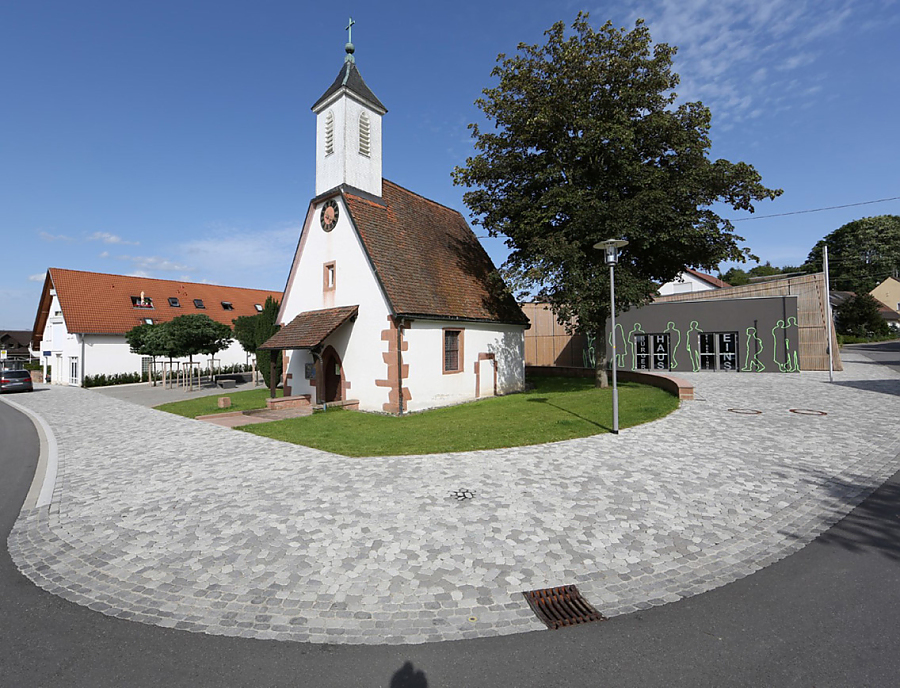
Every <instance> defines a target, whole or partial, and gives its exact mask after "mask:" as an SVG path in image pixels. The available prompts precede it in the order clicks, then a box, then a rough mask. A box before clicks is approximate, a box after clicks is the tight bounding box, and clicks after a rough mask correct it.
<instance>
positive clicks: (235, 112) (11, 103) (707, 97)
mask: <svg viewBox="0 0 900 688" xmlns="http://www.w3.org/2000/svg"><path fill="white" fill-rule="evenodd" d="M579 10H588V11H590V13H591V21H592V23H594V24H595V25H596V26H599V25H600V24H602V23H603V22H604V21H606V20H607V19H610V20H612V21H613V22H614V23H615V24H617V25H619V26H631V25H632V24H633V22H634V19H635V18H637V17H643V18H645V19H646V20H647V23H648V26H649V28H650V30H651V34H652V36H653V38H654V40H655V41H665V42H668V43H670V44H673V45H677V46H678V47H679V52H678V55H677V57H676V63H675V64H676V70H677V71H678V72H679V73H680V74H681V77H682V84H681V87H680V88H679V89H678V93H679V95H680V96H681V97H682V98H683V99H688V100H695V99H699V100H701V101H703V103H704V104H706V105H707V106H708V107H710V109H711V110H712V113H713V126H712V134H711V135H712V141H713V152H712V155H713V157H715V158H719V157H723V158H727V159H729V160H732V161H738V160H743V161H745V162H748V163H750V164H752V165H754V166H755V167H756V168H757V170H759V171H760V173H761V174H762V176H763V181H764V183H766V184H767V185H769V186H773V187H780V188H783V189H784V195H783V196H782V197H781V198H779V199H777V200H776V201H772V202H765V203H762V204H760V206H759V207H758V209H757V215H771V214H778V213H791V212H795V211H801V210H807V209H814V208H821V207H826V206H834V205H842V204H849V203H860V202H864V201H870V200H875V199H882V198H888V197H894V196H900V162H898V161H900V142H898V141H900V137H898V124H897V123H898V121H900V119H898V111H900V69H898V65H900V41H898V40H897V35H898V33H900V3H898V1H897V0H852V1H843V0H817V1H806V0H741V1H737V0H712V1H708V0H653V1H649V2H635V1H633V0H616V2H601V3H596V4H588V5H582V4H579V3H566V2H539V1H535V0H532V1H530V2H529V1H528V0H517V1H516V2H511V1H505V0H501V1H499V2H471V1H469V0H457V2H454V3H435V4H434V5H432V4H430V3H428V4H424V3H413V2H389V3H371V2H367V3H359V2H355V0H351V2H347V3H344V4H341V3H316V4H313V3H300V2H296V0H294V1H287V0H260V1H258V2H249V1H247V2H239V1H236V0H218V1H216V2H212V1H210V2H205V1H204V2H200V1H186V0H180V1H178V2H170V1H167V0H156V1H155V2H152V3H132V2H113V1H112V0H106V1H100V0H95V1H90V0H79V2H71V1H68V0H66V1H55V2H50V1H43V0H34V1H32V2H5V3H2V4H0V65H2V67H0V84H2V89H3V94H4V99H3V105H2V107H0V235H2V236H3V237H4V242H3V245H4V249H5V250H4V252H3V253H4V260H3V261H2V265H3V268H2V277H3V279H2V280H0V329H29V328H30V327H31V326H32V324H33V321H34V316H35V311H36V309H37V303H38V297H39V295H40V289H41V286H42V281H43V275H44V272H45V270H46V269H47V268H48V267H62V268H71V269H78V270H93V271H98V272H110V273H120V274H142V275H147V276H151V277H158V278H161V279H179V280H182V279H183V280H191V281H197V282H212V283H217V284H229V285H236V286H245V287H255V288H261V289H276V290H280V289H282V288H283V287H284V283H285V280H286V277H287V271H288V269H289V267H290V261H291V258H292V255H293V251H294V248H295V245H296V242H297V238H298V235H299V229H300V223H301V222H302V220H303V217H304V214H305V212H306V209H307V204H308V201H309V199H310V198H311V197H312V195H313V186H314V171H315V167H314V154H315V141H314V136H315V118H314V115H313V114H312V113H311V112H310V109H309V108H310V106H311V105H312V104H313V102H314V101H315V100H316V99H317V98H318V97H319V96H320V95H321V94H322V93H323V92H324V90H325V89H326V88H327V87H328V86H329V85H330V84H331V82H332V80H333V79H334V77H335V76H336V75H337V73H338V71H339V69H340V67H341V64H342V60H343V55H344V52H343V46H344V43H345V41H346V32H345V31H344V27H345V26H346V24H347V18H348V16H353V18H354V20H355V21H356V22H357V23H356V25H355V26H354V29H353V42H354V44H355V45H356V58H357V65H358V66H359V69H360V71H361V73H362V75H363V77H364V78H365V79H366V82H367V83H368V84H369V86H370V87H371V88H372V90H373V91H374V92H375V94H376V95H377V96H378V97H379V99H380V100H381V101H382V102H383V103H384V104H385V105H386V107H387V108H388V110H389V112H388V114H387V115H386V117H385V122H384V129H385V133H384V176H385V177H386V178H388V179H391V180H393V181H395V182H397V183H399V184H401V185H403V186H406V187H407V188H410V189H412V190H414V191H416V192H418V193H421V194H423V195H425V196H427V197H429V198H432V199H434V200H436V201H439V202H441V203H444V204H446V205H449V206H451V207H454V208H457V209H459V210H460V211H462V212H463V213H464V214H466V215H468V212H467V210H466V209H465V207H464V205H463V203H462V194H463V189H460V188H456V187H454V186H453V184H452V182H451V179H450V172H451V170H452V169H453V167H454V166H455V165H459V164H463V163H464V162H465V159H466V156H467V155H469V154H470V153H471V151H472V146H471V139H470V137H469V132H468V130H467V124H468V123H469V122H471V121H474V120H476V119H478V117H479V113H478V111H477V110H476V108H475V107H474V105H473V101H474V100H475V98H477V97H478V95H479V93H480V91H481V89H482V88H484V87H486V86H489V85H492V84H493V81H492V80H491V78H490V71H491V69H492V67H493V66H494V64H495V61H496V57H497V54H498V53H501V52H505V53H512V52H514V51H515V46H516V44H517V43H518V42H520V41H524V42H528V43H536V42H543V32H544V30H546V29H547V28H548V27H549V26H550V25H551V24H553V22H555V21H557V20H564V21H566V23H571V21H572V19H574V17H575V15H576V13H577V12H578V11H579ZM889 213H892V214H900V201H896V200H895V201H891V202H886V203H879V204H873V205H867V206H860V207H853V208H846V209H842V210H834V211H828V212H819V213H808V214H801V215H790V216H786V217H776V218H769V219H756V220H752V221H746V222H740V223H738V224H737V225H736V227H737V228H738V230H739V233H740V234H742V235H743V236H744V237H745V238H746V239H747V241H746V245H747V246H749V247H750V248H751V250H752V251H753V252H754V253H756V254H757V255H759V256H760V258H762V260H763V261H765V260H770V261H771V262H772V263H773V264H775V265H783V264H797V263H800V262H802V261H803V259H804V258H805V257H806V255H807V253H808V252H809V250H810V248H812V246H813V244H814V243H815V242H816V241H817V240H819V239H820V238H822V237H823V236H824V235H825V234H827V233H828V232H830V231H832V230H833V229H836V228H837V227H839V226H841V225H842V224H844V223H846V222H849V221H850V220H853V219H856V218H859V217H865V216H869V215H880V214H889ZM728 216H730V217H733V218H740V217H746V216H747V215H746V214H738V213H730V214H729V215H728ZM484 243H485V246H486V247H487V248H488V251H489V252H490V253H491V255H492V257H493V258H494V260H495V262H498V263H499V262H502V260H503V258H504V255H505V251H504V248H503V243H502V240H500V239H488V240H485V241H484ZM10 246H14V247H16V248H17V249H18V250H17V251H16V253H15V254H14V255H13V254H11V253H10V252H9V250H8V249H9V248H10ZM722 267H723V269H724V268H726V267H727V266H722Z"/></svg>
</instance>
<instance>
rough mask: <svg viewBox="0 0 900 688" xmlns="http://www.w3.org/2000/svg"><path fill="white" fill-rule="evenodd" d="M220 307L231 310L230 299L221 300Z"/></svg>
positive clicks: (232, 307) (232, 308)
mask: <svg viewBox="0 0 900 688" xmlns="http://www.w3.org/2000/svg"><path fill="white" fill-rule="evenodd" d="M222 309H223V310H226V311H233V310H234V306H233V305H232V303H231V301H223V302H222Z"/></svg>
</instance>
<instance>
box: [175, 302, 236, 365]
mask: <svg viewBox="0 0 900 688" xmlns="http://www.w3.org/2000/svg"><path fill="white" fill-rule="evenodd" d="M163 327H164V328H165V334H166V335H167V336H168V337H169V338H170V340H171V344H172V347H173V349H174V350H175V351H177V352H178V353H176V355H177V356H187V357H188V359H189V360H190V361H191V363H193V362H194V355H195V354H207V355H210V356H211V355H213V354H215V353H217V352H219V351H221V350H222V349H226V348H228V345H229V344H231V340H232V333H231V328H230V327H228V325H225V324H223V323H220V322H216V321H215V320H213V319H212V318H210V317H209V316H208V315H203V314H202V313H192V314H190V315H179V316H178V317H177V318H174V319H172V320H170V321H169V322H168V323H165V325H164V326H163Z"/></svg>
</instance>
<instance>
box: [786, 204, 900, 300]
mask: <svg viewBox="0 0 900 688" xmlns="http://www.w3.org/2000/svg"><path fill="white" fill-rule="evenodd" d="M826 245H827V246H828V272H829V273H830V279H831V288H832V289H835V290H837V291H854V292H856V293H858V294H863V293H868V292H870V291H872V289H874V288H875V287H876V286H878V285H879V284H881V282H883V281H884V280H885V279H886V278H888V277H891V276H892V275H893V276H896V275H898V274H900V216H897V215H879V216H877V217H864V218H861V219H859V220H854V221H853V222H848V223H847V224H845V225H843V226H842V227H839V228H838V229H836V230H834V231H833V232H831V234H828V235H827V236H826V237H825V238H824V239H822V240H821V241H819V242H818V243H817V244H816V245H815V246H814V247H813V249H812V251H810V252H809V257H808V258H807V259H806V265H804V268H805V269H806V270H807V271H808V272H819V271H821V270H822V253H823V251H822V249H823V247H824V246H826Z"/></svg>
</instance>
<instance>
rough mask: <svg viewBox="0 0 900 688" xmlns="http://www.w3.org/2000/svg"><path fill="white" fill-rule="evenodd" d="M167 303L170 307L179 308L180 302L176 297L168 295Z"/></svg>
mask: <svg viewBox="0 0 900 688" xmlns="http://www.w3.org/2000/svg"><path fill="white" fill-rule="evenodd" d="M169 305H170V306H171V307H172V308H181V302H180V301H179V300H178V299H176V298H175V297H174V296H170V297H169Z"/></svg>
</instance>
